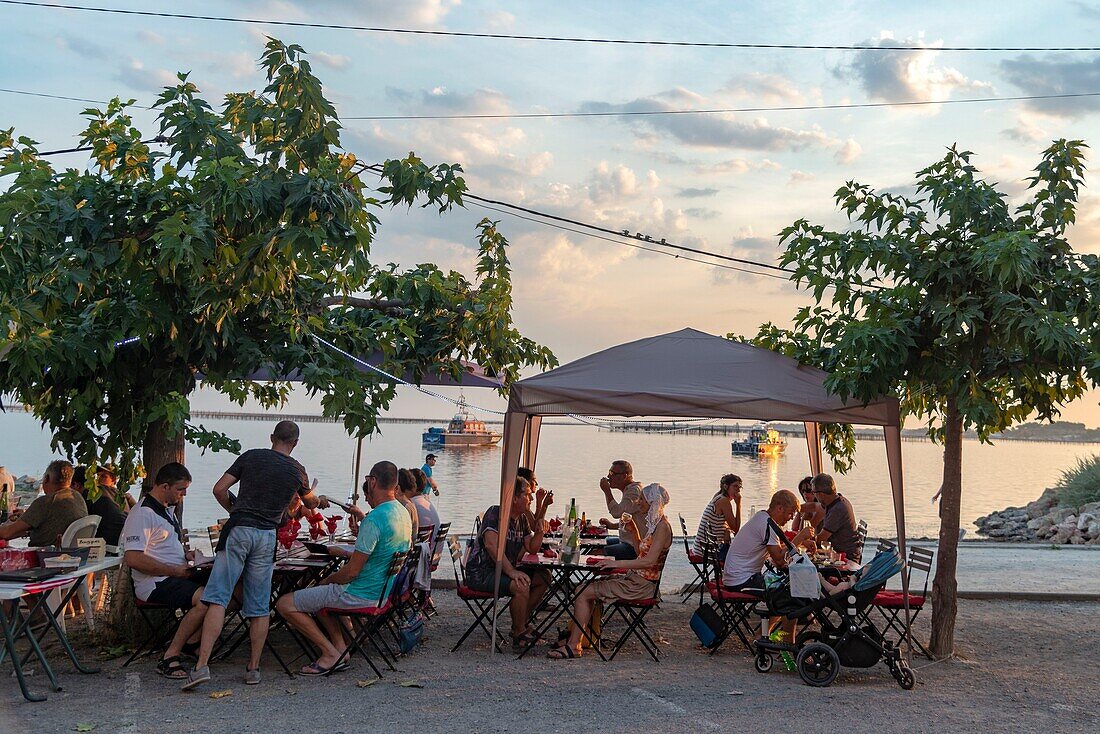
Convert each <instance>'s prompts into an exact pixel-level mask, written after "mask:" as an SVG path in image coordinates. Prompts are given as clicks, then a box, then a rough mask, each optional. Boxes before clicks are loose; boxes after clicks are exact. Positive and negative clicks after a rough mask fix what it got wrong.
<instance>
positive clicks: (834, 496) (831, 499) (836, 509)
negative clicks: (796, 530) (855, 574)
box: [813, 474, 863, 563]
mask: <svg viewBox="0 0 1100 734" xmlns="http://www.w3.org/2000/svg"><path fill="white" fill-rule="evenodd" d="M813 488H814V496H816V497H817V501H818V502H819V503H820V504H821V505H822V506H823V507H824V508H825V519H824V520H822V521H821V527H820V528H818V531H817V542H818V543H826V542H828V543H832V545H833V550H835V551H837V552H838V553H843V554H844V555H845V556H846V557H847V558H848V560H850V561H855V562H856V563H859V562H860V560H862V558H863V544H862V543H860V542H859V530H858V529H857V526H856V511H855V510H854V509H853V508H852V503H851V502H849V501H848V498H847V497H845V496H844V495H842V494H840V492H838V491H837V489H836V482H835V481H833V478H832V477H831V476H829V475H828V474H818V475H817V476H816V477H814V481H813Z"/></svg>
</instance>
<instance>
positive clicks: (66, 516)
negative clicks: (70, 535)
mask: <svg viewBox="0 0 1100 734" xmlns="http://www.w3.org/2000/svg"><path fill="white" fill-rule="evenodd" d="M72 481H73V465H72V464H70V463H69V462H67V461H62V460H60V459H58V460H57V461H51V462H50V463H49V465H48V466H47V467H46V471H45V473H44V474H43V475H42V491H43V492H44V493H45V494H43V495H42V496H41V497H39V498H38V499H36V500H35V501H34V502H32V503H31V504H30V506H29V507H27V509H26V510H24V511H23V512H22V513H20V512H18V511H16V512H15V514H14V515H13V519H11V520H9V521H8V522H6V523H4V524H3V525H0V540H11V539H12V538H20V537H22V536H24V535H27V536H29V537H30V545H32V546H44V545H54V544H56V543H59V542H60V540H61V535H62V533H64V532H65V531H66V530H67V529H68V527H69V526H70V525H72V524H73V523H74V522H76V521H77V520H79V519H80V518H82V517H87V516H88V506H87V505H86V504H84V498H83V497H81V496H80V495H79V494H77V493H76V492H74V491H73V489H72Z"/></svg>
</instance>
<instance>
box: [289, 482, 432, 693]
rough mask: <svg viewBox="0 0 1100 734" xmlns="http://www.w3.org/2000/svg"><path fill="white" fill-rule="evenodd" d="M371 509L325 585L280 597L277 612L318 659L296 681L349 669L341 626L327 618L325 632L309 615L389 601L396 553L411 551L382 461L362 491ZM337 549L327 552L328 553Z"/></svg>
mask: <svg viewBox="0 0 1100 734" xmlns="http://www.w3.org/2000/svg"><path fill="white" fill-rule="evenodd" d="M364 492H365V494H366V498H367V502H368V503H369V504H370V506H371V507H372V508H373V509H372V510H371V511H370V513H369V514H368V515H366V517H365V518H363V521H362V522H361V523H360V525H359V536H358V537H357V538H356V540H355V550H353V551H352V552H351V556H350V557H349V558H348V562H347V563H345V564H344V565H343V566H342V567H341V568H340V570H339V571H337V572H336V573H334V574H332V575H331V576H329V577H328V578H327V579H325V583H322V584H318V585H317V586H313V587H310V588H308V589H301V590H300V591H295V592H293V593H290V594H285V595H283V596H280V597H279V601H278V602H276V607H277V608H278V609H279V613H280V614H282V615H283V616H284V617H285V618H286V621H287V622H289V623H290V626H291V627H293V628H294V629H296V630H298V631H299V632H301V633H302V634H303V635H305V636H306V639H308V640H309V641H310V642H312V643H313V644H314V645H315V646H316V647H317V649H318V650H319V651H320V652H321V656H320V657H319V658H317V660H315V661H313V662H312V663H310V664H309V665H307V666H305V667H304V668H302V669H301V670H299V671H298V674H299V675H327V674H328V673H330V672H332V670H333V668H334V666H336V663H337V661H341V667H340V668H337V670H340V669H343V668H344V667H346V665H347V661H346V660H345V651H346V650H347V646H348V644H347V641H346V640H345V639H344V630H343V623H342V622H341V621H340V620H339V619H337V618H336V617H334V616H333V615H331V614H323V615H320V617H319V619H320V620H321V624H322V625H323V626H324V628H325V631H324V632H322V631H321V628H320V627H318V626H317V622H316V621H314V619H313V617H311V616H310V615H312V614H318V613H319V612H320V611H321V610H322V609H360V608H362V607H373V606H376V605H377V604H378V602H379V600H381V599H384V598H386V597H387V596H388V594H389V592H390V589H391V587H392V586H393V580H394V577H391V576H388V572H389V568H390V563H391V562H392V561H393V557H394V554H395V553H404V552H405V551H407V550H409V544H410V543H411V542H412V520H411V519H410V517H409V513H408V512H406V511H405V507H404V505H402V504H401V502H400V501H399V500H398V499H397V492H398V489H397V467H396V466H394V464H393V463H392V462H389V461H380V462H378V463H377V464H375V465H374V466H373V467H371V470H370V474H368V475H367V480H366V487H365V489H364ZM334 550H335V549H332V550H330V553H331V552H333V551H334Z"/></svg>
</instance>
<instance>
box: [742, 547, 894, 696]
mask: <svg viewBox="0 0 1100 734" xmlns="http://www.w3.org/2000/svg"><path fill="white" fill-rule="evenodd" d="M902 566H903V564H902V561H901V557H900V556H899V555H898V551H897V548H893V549H890V550H884V551H880V552H879V553H877V554H876V555H875V557H874V558H873V559H871V561H870V563H867V564H866V565H864V566H863V567H862V568H861V569H859V571H857V572H856V574H855V577H854V579H855V584H854V585H853V586H852V587H851V588H848V589H844V590H842V591H839V592H837V593H836V594H833V595H831V596H823V597H822V598H820V599H816V600H812V601H811V600H807V599H792V598H791V597H790V595H789V593H788V594H787V595H786V597H785V601H784V597H783V594H782V593H778V594H773V593H771V592H769V598H768V606H769V609H771V611H772V613H773V614H776V615H777V616H786V617H787V618H788V619H799V620H802V621H803V622H806V621H815V622H817V623H818V625H819V626H820V630H815V629H809V630H805V631H803V632H802V633H801V634H799V635H798V637H797V639H796V640H795V642H794V644H790V643H786V642H777V641H774V640H770V639H768V638H766V637H761V638H760V639H758V640H757V641H756V643H755V646H756V656H755V660H754V664H755V666H756V669H757V670H758V671H760V672H761V673H766V672H768V671H769V670H771V667H772V663H773V662H774V658H775V656H778V655H781V654H782V653H787V654H788V655H790V656H792V657H794V659H795V660H794V662H795V669H796V670H797V671H798V675H799V677H801V678H802V680H803V682H805V683H806V684H807V685H811V686H818V687H824V686H828V685H830V684H831V683H832V682H833V681H834V680H836V677H837V675H838V674H839V673H840V667H841V666H842V665H843V666H844V667H846V668H870V667H873V666H874V665H876V664H877V663H878V662H879V661H883V662H885V663H886V666H887V667H888V668H889V669H890V673H891V674H892V675H893V676H894V679H895V680H897V682H898V685H900V686H901V687H902V688H904V689H905V690H909V689H911V688H912V687H913V685H914V683H916V679H915V678H914V676H913V671H912V669H911V668H910V667H909V665H908V663H906V662H905V660H904V659H902V656H901V649H900V648H899V647H896V646H895V645H894V644H893V643H892V642H891V641H890V640H887V639H885V638H884V637H883V634H882V632H881V630H879V629H877V628H876V627H875V626H874V624H873V623H872V621H871V618H870V615H868V613H867V612H868V611H869V610H870V607H871V602H872V601H873V600H874V598H875V594H877V593H878V592H879V591H881V590H882V588H883V587H884V586H885V585H886V582H887V581H888V580H889V579H890V578H891V577H892V576H894V575H895V574H897V573H898V572H899V571H900V570H901V569H902ZM788 592H789V587H788ZM773 600H774V601H773Z"/></svg>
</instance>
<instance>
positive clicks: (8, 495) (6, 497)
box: [0, 464, 15, 522]
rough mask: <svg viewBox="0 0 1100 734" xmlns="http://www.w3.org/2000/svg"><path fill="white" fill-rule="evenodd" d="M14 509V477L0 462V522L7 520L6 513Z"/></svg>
mask: <svg viewBox="0 0 1100 734" xmlns="http://www.w3.org/2000/svg"><path fill="white" fill-rule="evenodd" d="M14 509H15V477H13V476H12V474H11V472H9V471H8V470H7V469H6V468H5V467H4V466H3V465H2V464H0V522H5V521H7V519H8V517H7V514H8V513H9V512H11V511H12V510H14Z"/></svg>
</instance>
